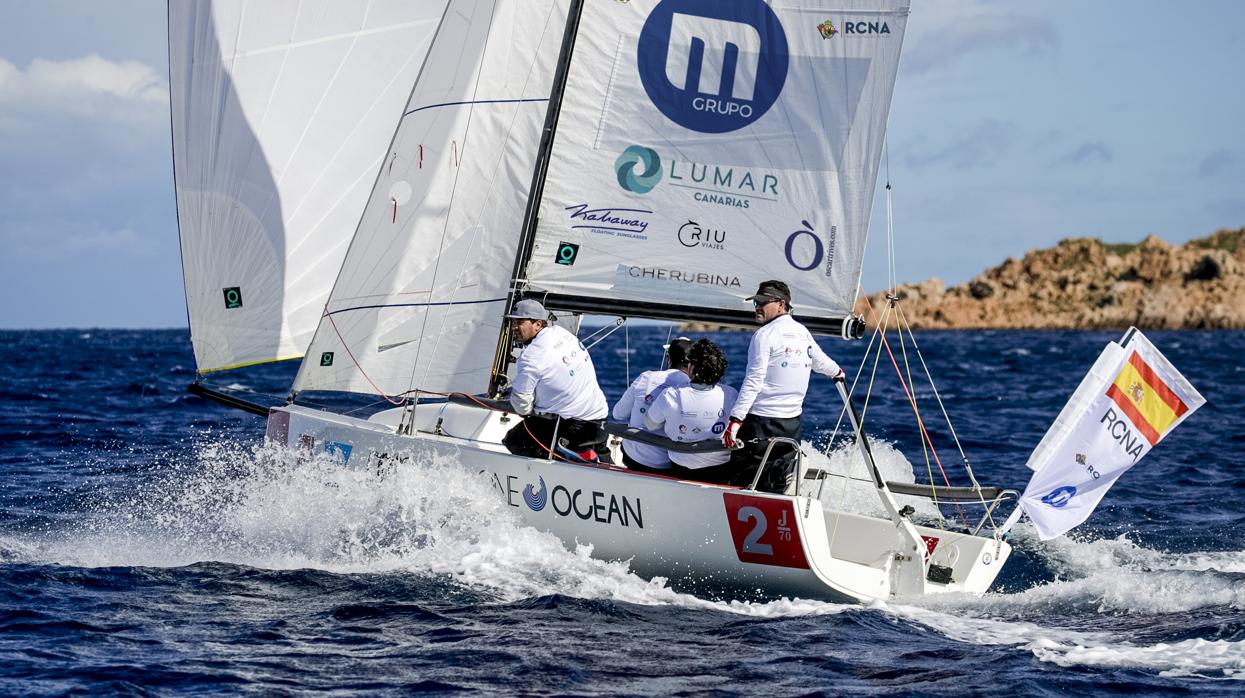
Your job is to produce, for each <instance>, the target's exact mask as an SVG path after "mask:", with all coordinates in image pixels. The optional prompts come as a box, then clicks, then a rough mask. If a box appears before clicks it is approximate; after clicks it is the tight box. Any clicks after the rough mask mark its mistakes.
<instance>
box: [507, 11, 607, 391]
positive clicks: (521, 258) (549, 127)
mask: <svg viewBox="0 0 1245 698" xmlns="http://www.w3.org/2000/svg"><path fill="white" fill-rule="evenodd" d="M582 13H583V0H571V5H570V8H569V9H568V10H567V15H566V26H565V28H564V29H563V32H562V46H561V48H560V49H559V51H558V69H557V73H556V74H555V75H554V77H553V91H552V92H551V93H550V95H549V106H548V109H547V111H546V112H545V125H544V127H543V128H542V129H541V141H540V147H539V149H538V150H537V153H536V167H535V168H534V171H533V172H532V185H531V187H530V188H529V189H528V197H527V207H526V210H525V211H524V213H523V229H522V230H521V231H520V233H519V251H518V254H516V255H515V259H514V270H513V271H512V272H511V273H510V280H511V281H510V292H509V293H508V294H507V296H506V306H505V310H504V311H503V313H502V314H503V316H504V315H509V314H510V311H511V310H513V309H514V304H515V302H517V300H518V295H519V293H518V292H519V289H518V287H517V282H518V280H519V279H521V278H523V277H524V275H525V274H526V269H527V262H528V260H529V259H530V258H531V256H532V244H533V242H534V241H535V237H536V216H537V213H538V211H539V210H540V193H541V191H542V190H543V189H544V186H545V175H546V173H547V172H548V169H549V152H550V151H551V150H552V148H553V139H554V135H555V134H556V133H557V127H558V115H559V114H560V113H561V108H562V95H563V93H564V92H565V91H566V76H567V73H568V71H569V68H570V62H571V54H572V53H574V51H575V34H576V32H577V30H578V28H579V17H580V15H581V14H582ZM509 349H510V324H509V323H508V322H503V323H502V326H501V331H500V332H498V335H497V351H496V353H495V356H494V358H493V372H492V375H491V376H490V377H489V388H488V390H489V393H493V392H495V391H496V390H497V387H498V386H497V381H498V377H500V376H503V375H505V373H506V364H507V362H508V361H509V359H510V351H509Z"/></svg>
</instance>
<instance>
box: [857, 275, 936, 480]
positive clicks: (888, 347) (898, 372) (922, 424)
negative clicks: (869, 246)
mask: <svg viewBox="0 0 1245 698" xmlns="http://www.w3.org/2000/svg"><path fill="white" fill-rule="evenodd" d="M863 290H864V289H861V291H862V293H861V296H862V297H863V298H864V299H865V305H866V306H867V307H868V308H869V315H870V316H871V317H872V318H873V322H874V324H875V325H877V324H879V323H878V316H877V313H875V312H874V311H873V304H872V303H870V302H869V295H868V294H866V293H863ZM885 330H886V328H882V331H880V332H878V334H879V335H880V336H881V337H882V346H884V347H886V353H887V355H888V356H890V357H891V365H892V366H894V367H895V376H896V377H898V378H899V385H901V386H902V387H903V392H904V395H906V396H907V398H908V404H910V405H912V414H913V415H914V416H916V423H917V426H919V427H920V428H921V437H922V438H924V439H925V443H926V444H928V445H929V450H930V452H931V453H933V454H934V462H935V463H937V464H938V473H939V474H940V475H942V482H943V484H945V485H947V486H948V487H950V486H951V480H950V479H948V478H947V472H946V471H945V470H943V467H942V459H940V458H939V457H938V449H936V448H934V442H933V440H932V439H930V437H929V431H928V430H927V429H926V428H925V420H923V419H921V412H920V410H918V409H917V406H916V397H914V396H913V395H912V392H911V391H910V390H908V383H907V381H905V380H904V379H903V371H901V370H899V362H898V361H896V360H895V352H893V351H891V345H890V342H888V341H886V331H885Z"/></svg>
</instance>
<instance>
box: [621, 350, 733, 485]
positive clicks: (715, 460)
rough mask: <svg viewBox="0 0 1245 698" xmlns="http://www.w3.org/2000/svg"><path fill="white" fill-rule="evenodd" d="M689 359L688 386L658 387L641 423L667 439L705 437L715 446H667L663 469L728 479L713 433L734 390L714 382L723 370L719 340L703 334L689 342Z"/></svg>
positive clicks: (726, 456)
mask: <svg viewBox="0 0 1245 698" xmlns="http://www.w3.org/2000/svg"><path fill="white" fill-rule="evenodd" d="M688 363H689V365H690V372H691V379H692V382H691V385H684V386H680V387H677V388H668V389H666V390H663V391H662V393H661V395H660V396H659V397H658V398H657V400H656V401H654V402H653V406H652V407H651V408H650V409H649V410H648V414H646V415H645V416H644V423H645V425H646V426H647V427H648V428H649V429H650V430H653V431H657V432H664V433H665V435H666V437H667V438H669V439H670V440H671V441H678V442H681V443H695V442H699V441H710V442H712V444H713V445H714V446H715V447H716V448H714V449H713V450H710V451H705V452H695V453H685V452H679V451H670V460H671V461H672V464H671V466H670V469H669V470H668V471H667V474H669V475H671V476H673V477H680V478H684V479H688V480H699V481H700V482H712V483H715V484H727V482H728V481H729V480H730V479H731V476H732V475H733V472H734V471H733V470H732V468H731V466H730V458H731V455H730V453H729V452H728V451H724V450H722V446H721V445H720V444H719V443H718V438H717V437H718V435H719V434H722V433H724V432H725V431H726V422H727V419H728V415H729V414H730V412H731V407H732V406H733V405H734V404H735V397H736V393H735V389H734V388H732V387H730V386H729V385H721V384H719V383H718V381H720V380H722V376H723V375H725V374H726V367H727V361H726V356H725V355H723V354H722V350H721V349H720V348H718V345H716V344H714V343H713V342H711V341H709V340H707V339H702V340H700V341H699V342H696V344H695V345H694V346H693V347H692V350H691V352H690V353H689V355H688Z"/></svg>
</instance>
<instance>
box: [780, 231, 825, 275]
mask: <svg viewBox="0 0 1245 698" xmlns="http://www.w3.org/2000/svg"><path fill="white" fill-rule="evenodd" d="M800 223H803V224H804V227H803V228H801V229H799V230H797V231H795V232H794V233H791V234H790V235H788V236H787V244H786V245H785V246H783V254H785V255H786V256H787V264H790V265H791V266H793V267H795V268H796V269H799V270H800V271H812V270H814V269H816V268H817V267H820V266H822V262H825V267H826V276H830V274H831V272H832V271H833V269H834V242H835V238H836V237H837V234H838V226H835V225H832V226H830V239H829V241H828V243H825V244H823V243H822V241H821V237H820V236H818V235H817V233H816V232H814V231H813V226H812V224H811V223H809V222H808V221H800Z"/></svg>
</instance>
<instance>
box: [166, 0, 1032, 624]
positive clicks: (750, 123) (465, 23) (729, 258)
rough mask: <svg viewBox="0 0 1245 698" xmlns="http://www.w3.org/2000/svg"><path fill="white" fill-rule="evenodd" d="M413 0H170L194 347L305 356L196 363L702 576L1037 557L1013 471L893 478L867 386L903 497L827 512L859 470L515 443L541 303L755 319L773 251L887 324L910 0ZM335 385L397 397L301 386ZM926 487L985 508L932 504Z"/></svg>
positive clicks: (926, 566)
mask: <svg viewBox="0 0 1245 698" xmlns="http://www.w3.org/2000/svg"><path fill="white" fill-rule="evenodd" d="M415 4H419V5H421V8H420V9H417V10H416V9H410V8H409V7H408V8H407V9H398V8H397V5H395V6H394V7H389V8H386V9H385V10H384V11H383V12H382V11H381V10H376V11H375V14H372V12H371V10H368V9H364V8H354V7H351V8H350V9H347V8H345V7H339V6H337V5H334V6H333V7H332V8H331V9H330V8H328V7H321V6H320V5H319V4H317V3H311V2H302V3H294V4H293V6H292V7H287V6H282V7H276V6H267V5H260V6H259V7H256V5H258V4H252V5H246V4H242V3H229V2H220V1H218V2H215V3H208V2H201V3H172V4H171V5H170V37H171V40H170V45H171V49H170V56H171V75H172V80H171V83H172V86H173V89H172V94H173V127H174V129H173V130H174V146H175V148H174V149H175V161H176V166H175V167H176V174H177V193H178V215H179V223H180V229H181V236H182V249H183V260H184V268H185V275H186V286H187V298H188V306H189V314H190V324H191V335H192V342H193V344H194V349H195V357H196V361H197V363H198V367H199V371H200V373H201V375H203V374H207V373H210V372H212V371H215V370H222V369H226V368H231V367H236V366H240V365H246V364H250V363H257V362H263V361H271V360H279V359H282V358H288V357H289V356H290V355H291V354H293V355H302V357H303V358H302V364H301V366H300V368H299V371H298V374H297V377H296V379H295V381H294V385H293V387H292V391H291V395H290V397H289V400H288V401H287V402H286V403H285V404H281V405H276V406H266V405H264V406H256V405H254V404H252V403H250V402H248V401H247V400H246V399H242V398H237V397H236V396H232V397H231V396H229V395H226V394H224V393H223V392H221V391H218V390H215V389H212V388H209V387H207V386H206V384H204V383H200V382H197V383H196V385H195V386H194V388H193V389H194V390H195V391H196V392H198V393H199V394H201V395H205V396H209V397H214V398H217V399H221V400H222V401H231V402H232V404H234V405H235V406H239V407H242V408H244V409H252V410H254V411H257V412H259V413H262V414H264V415H265V416H266V417H267V431H266V438H267V439H268V440H269V441H270V442H273V443H276V444H280V445H284V446H286V447H288V448H290V449H302V450H304V451H306V452H308V453H325V452H327V453H330V454H333V455H334V456H335V457H337V458H340V459H341V460H342V462H343V467H376V468H383V467H407V468H418V467H420V463H425V462H429V461H430V460H433V459H440V458H451V459H454V460H456V461H458V462H461V463H462V464H463V466H464V467H466V468H469V469H472V470H474V471H479V472H480V473H481V474H482V477H486V478H488V479H489V480H490V481H491V482H492V483H493V484H494V486H495V488H496V490H497V493H498V495H499V496H500V497H502V498H503V499H504V501H505V502H506V504H507V505H508V506H509V507H510V508H511V509H512V510H513V511H514V512H515V513H516V514H517V515H518V516H520V517H521V518H522V520H523V521H524V522H525V523H527V524H528V525H531V526H534V527H536V528H539V529H542V530H545V531H549V532H551V533H552V534H554V535H556V536H558V537H559V538H561V539H562V540H563V541H565V542H566V543H567V544H568V545H578V544H586V545H590V546H591V550H592V554H593V555H594V556H596V557H599V558H602V559H606V560H625V561H629V564H630V567H631V569H632V570H633V571H634V572H636V573H637V574H640V575H642V576H646V577H664V578H667V579H671V580H672V581H677V582H679V583H680V584H682V585H684V586H685V587H691V588H693V589H700V588H704V589H705V590H707V591H706V593H713V594H725V595H735V594H737V593H743V591H742V590H752V591H756V590H760V591H762V592H763V593H766V594H773V595H790V596H802V597H812V598H827V599H832V600H839V601H871V600H879V599H881V600H884V599H889V598H893V597H896V596H921V595H929V594H938V593H949V592H967V593H972V594H981V593H984V592H985V591H986V590H987V589H988V588H989V587H990V585H991V584H992V583H993V582H994V580H995V579H996V577H997V575H998V574H999V571H1000V570H1001V569H1002V567H1003V565H1004V564H1005V563H1006V561H1007V559H1008V556H1009V554H1010V552H1011V547H1010V545H1009V544H1008V543H1007V542H1006V541H1005V540H1004V539H1003V535H1002V530H1001V529H1000V528H998V527H992V526H989V525H988V524H990V523H991V522H992V520H993V519H992V512H993V511H994V510H995V508H996V507H997V506H999V505H1000V504H1001V503H1002V502H1004V501H1005V500H1007V499H1009V498H1012V499H1014V498H1015V495H1016V493H1015V492H1011V491H1005V490H1002V489H1000V488H991V487H984V486H980V485H977V484H976V481H975V480H974V484H973V486H972V487H949V486H934V485H911V484H901V483H893V482H888V481H887V479H886V478H884V477H883V476H882V473H881V471H880V469H879V467H878V466H877V464H876V463H875V462H874V459H873V455H872V451H871V448H870V444H869V440H868V438H867V436H866V434H865V432H864V430H863V427H862V425H861V423H860V420H859V417H858V414H857V412H856V410H855V408H854V405H853V401H852V398H851V395H850V394H849V392H848V390H847V389H846V387H844V386H842V385H840V387H839V392H840V397H841V398H842V400H843V403H844V412H845V414H846V415H848V417H849V419H850V421H851V425H852V429H853V432H854V435H855V441H856V444H857V446H858V448H859V450H860V454H861V458H862V460H863V465H864V468H865V474H866V480H867V481H868V482H869V484H870V486H871V487H872V488H873V489H874V490H875V491H876V494H877V497H878V499H879V502H880V503H881V507H882V510H883V511H884V514H882V515H871V514H862V513H858V512H852V511H845V510H837V509H834V508H831V507H828V506H826V505H825V504H824V503H823V502H822V501H821V500H820V499H819V498H817V497H816V496H815V490H817V489H818V487H817V486H818V484H819V483H821V482H824V481H825V479H827V478H831V477H839V476H837V475H833V474H831V473H827V472H824V471H819V470H818V469H817V468H811V467H807V464H803V465H802V468H801V473H802V475H803V476H804V477H803V478H802V479H801V481H799V482H796V483H795V484H794V485H793V487H792V488H791V489H789V490H788V491H787V492H785V493H770V492H762V491H758V490H757V489H756V487H755V484H754V485H753V486H752V487H728V486H721V485H712V484H706V483H699V482H694V481H688V480H679V479H675V478H668V477H663V476H659V475H650V474H645V473H637V472H633V471H628V470H627V469H625V468H623V467H620V466H613V465H601V464H585V463H575V462H568V461H566V460H564V459H560V458H556V457H553V454H551V456H550V457H549V458H545V459H539V458H528V457H520V456H515V455H512V454H510V453H508V452H507V450H506V449H505V448H504V447H503V446H502V445H501V440H502V437H503V435H504V434H505V433H506V431H507V430H508V429H509V428H510V427H512V426H513V425H515V424H516V423H517V419H518V418H517V417H516V415H514V414H513V413H512V412H510V411H509V407H508V405H507V404H506V403H504V402H500V401H496V400H493V399H492V398H495V397H497V396H498V394H499V390H500V389H501V387H502V385H503V384H504V382H505V379H504V376H506V374H507V371H508V369H510V368H511V367H512V366H513V361H514V356H513V353H512V351H511V346H510V334H509V329H508V327H507V324H506V321H505V320H504V316H505V315H507V313H508V312H509V311H510V309H511V308H512V307H513V306H514V304H515V303H516V302H518V301H519V300H521V299H524V298H535V299H537V300H539V301H540V302H541V303H543V304H544V306H545V307H547V308H549V309H550V310H551V311H553V312H554V313H555V314H557V315H558V316H559V318H560V319H559V322H561V323H563V325H564V326H569V327H570V328H571V329H572V330H575V329H577V326H578V318H579V317H580V316H582V315H583V314H589V313H590V314H598V315H609V316H617V317H619V318H622V319H620V322H624V321H625V319H627V318H651V319H661V320H678V321H698V322H711V323H716V324H725V325H736V326H741V327H748V326H751V325H752V317H753V316H752V312H751V311H750V309H749V306H748V305H747V304H746V303H745V302H744V299H745V297H746V296H748V295H749V294H750V293H751V292H752V290H753V289H754V288H755V287H756V286H757V283H758V282H759V281H761V280H765V279H770V278H777V279H785V280H786V281H787V282H788V283H789V284H790V286H791V287H792V288H793V289H795V291H796V293H797V294H798V300H797V306H798V316H799V319H800V321H801V322H802V323H803V324H804V325H805V326H807V327H808V328H809V329H810V330H811V331H813V332H814V333H815V334H818V335H821V336H831V337H841V338H843V339H854V338H859V337H861V336H862V335H863V333H864V329H865V328H864V323H863V322H862V321H861V319H860V318H858V317H856V316H854V315H853V307H854V303H855V301H856V298H857V290H858V288H859V281H860V274H861V267H862V260H863V255H864V248H865V239H866V234H867V230H868V223H869V212H870V210H871V208H872V205H873V198H874V190H875V186H876V180H877V173H878V165H879V162H880V159H881V153H882V145H883V140H884V137H885V126H886V120H887V114H888V112H889V108H890V101H891V95H892V91H893V87H894V82H895V76H896V71H897V68H898V63H899V56H900V46H901V43H902V40H903V33H904V28H905V24H906V21H907V17H908V12H909V3H908V0H836V1H835V2H825V1H823V0H802V1H801V2H798V3H774V4H769V3H766V2H764V1H763V0H735V1H732V2H720V1H718V0H586V1H585V0H522V1H521V2H520V1H518V0H448V1H447V2H441V3H405V4H404V6H410V5H415ZM404 12H405V13H406V15H403V14H402V13H404ZM282 13H287V15H284V16H283V15H282ZM382 15H383V16H382ZM421 15H422V16H421ZM432 16H435V21H430V17H432ZM424 47H426V48H424ZM416 55H418V58H415V56H416ZM416 63H417V64H418V65H417V66H415V64H416ZM265 81H267V82H265ZM265 84H268V85H274V84H275V85H276V86H277V88H276V89H272V90H268V91H265V89H264V87H263V85H265ZM300 86H302V89H298V88H299V87H300ZM404 87H405V89H406V94H405V97H406V99H405V103H404V104H398V103H397V100H396V99H395V97H394V94H395V93H396V92H401V91H402V90H403V88H404ZM386 116H387V117H388V119H389V120H386V118H385V117H386ZM385 133H387V135H388V137H389V140H388V142H387V143H385V142H377V141H378V139H380V136H381V134H385ZM205 134H206V135H205ZM238 134H241V135H238ZM369 148H371V149H372V150H370V151H369V150H368V149H369ZM360 149H362V150H365V151H368V152H366V153H363V154H362V155H360V154H359V151H360ZM316 157H319V158H320V160H319V161H316V160H315V158H316ZM361 158H362V159H361ZM362 170H368V172H369V176H370V178H371V181H370V188H369V189H368V191H367V194H366V196H360V195H359V194H358V192H359V190H360V182H361V181H363V180H362V179H361V178H360V177H361V175H360V173H361V171H362ZM351 215H353V216H355V220H348V219H349V217H350V216H351ZM334 273H335V276H332V275H333V274H334ZM330 279H331V282H330ZM309 309H315V310H316V311H318V314H317V315H316V316H315V317H314V318H313V319H314V322H312V321H310V320H309V318H308V312H309ZM300 345H301V346H300ZM322 391H330V392H336V393H341V392H344V393H355V394H362V395H371V396H376V397H377V398H378V399H381V400H385V401H387V402H388V403H389V407H388V409H384V410H380V411H378V412H376V413H375V414H372V415H371V416H370V417H366V418H362V417H357V416H352V415H349V414H342V413H336V412H332V411H328V410H325V409H321V408H318V407H314V406H312V405H311V404H308V403H307V401H306V400H304V398H305V397H306V396H308V395H315V394H319V393H321V392H322ZM610 431H611V433H614V434H615V435H617V436H626V437H627V438H634V439H644V440H647V441H648V442H650V443H653V444H656V445H659V446H662V447H665V448H671V449H678V448H681V447H680V445H679V444H676V443H674V442H670V441H667V440H665V439H663V438H662V437H659V436H657V435H651V434H640V433H636V432H635V431H634V430H627V429H626V427H625V426H622V425H610ZM616 460H617V459H616ZM758 472H759V471H758ZM901 497H926V498H934V499H937V500H938V501H941V502H947V501H952V502H964V503H966V505H971V504H976V505H979V506H981V507H982V511H981V520H980V521H979V522H977V523H975V524H974V523H971V522H969V523H968V524H967V525H966V526H963V527H949V526H946V525H943V524H942V523H940V522H928V521H926V522H919V521H917V520H915V517H914V516H913V508H912V507H911V506H907V505H901V499H900V498H901Z"/></svg>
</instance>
